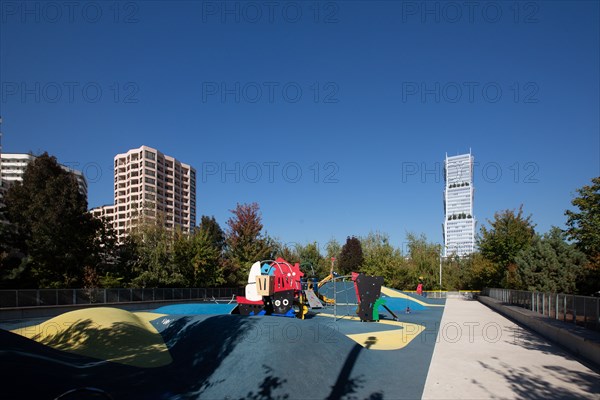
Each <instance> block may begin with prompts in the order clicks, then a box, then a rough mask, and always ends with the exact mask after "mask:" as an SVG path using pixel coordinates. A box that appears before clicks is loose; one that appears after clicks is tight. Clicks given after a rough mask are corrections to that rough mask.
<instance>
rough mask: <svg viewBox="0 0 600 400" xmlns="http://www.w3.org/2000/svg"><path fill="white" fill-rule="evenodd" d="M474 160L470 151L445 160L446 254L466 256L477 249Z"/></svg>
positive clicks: (444, 226) (444, 227)
mask: <svg viewBox="0 0 600 400" xmlns="http://www.w3.org/2000/svg"><path fill="white" fill-rule="evenodd" d="M473 161H474V157H473V156H472V155H471V152H470V151H469V154H461V155H458V156H452V157H448V154H446V160H445V162H444V182H445V190H444V224H443V231H444V256H445V257H448V256H452V255H457V256H459V257H464V256H466V255H469V254H471V253H473V251H475V224H476V220H475V217H474V215H473V194H474V188H473Z"/></svg>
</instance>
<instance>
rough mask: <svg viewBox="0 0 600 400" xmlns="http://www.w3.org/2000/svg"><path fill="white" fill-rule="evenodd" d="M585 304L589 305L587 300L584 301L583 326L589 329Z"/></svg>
mask: <svg viewBox="0 0 600 400" xmlns="http://www.w3.org/2000/svg"><path fill="white" fill-rule="evenodd" d="M585 303H587V301H585V298H584V299H583V326H585V327H586V328H587V312H586V311H587V310H586V309H585Z"/></svg>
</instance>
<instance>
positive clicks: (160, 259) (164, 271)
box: [130, 221, 187, 288]
mask: <svg viewBox="0 0 600 400" xmlns="http://www.w3.org/2000/svg"><path fill="white" fill-rule="evenodd" d="M175 234H176V233H174V232H171V231H169V230H167V229H166V228H165V227H164V226H163V225H162V224H160V223H156V222H153V221H147V222H145V223H144V224H143V225H141V226H139V227H138V228H137V229H136V230H135V231H133V232H131V233H130V237H131V240H132V241H133V242H134V243H135V246H136V249H137V250H136V252H137V260H136V264H135V266H134V271H135V274H136V277H135V278H134V279H133V280H132V282H131V284H132V286H134V287H142V288H147V287H177V286H179V287H181V286H186V284H187V280H186V277H185V270H184V269H183V268H182V266H181V265H180V264H179V265H178V264H177V263H176V262H175V260H174V252H173V249H174V248H175V240H174V235H175ZM179 256H181V254H179ZM178 261H179V262H181V260H178Z"/></svg>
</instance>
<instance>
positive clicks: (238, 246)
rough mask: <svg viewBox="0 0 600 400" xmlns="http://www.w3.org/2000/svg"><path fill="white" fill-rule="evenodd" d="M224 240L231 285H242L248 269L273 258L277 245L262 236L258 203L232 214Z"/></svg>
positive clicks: (234, 211) (240, 208) (238, 205)
mask: <svg viewBox="0 0 600 400" xmlns="http://www.w3.org/2000/svg"><path fill="white" fill-rule="evenodd" d="M230 211H231V213H232V214H233V216H232V217H231V218H229V219H228V220H227V228H228V229H227V232H226V237H225V244H226V250H225V254H226V260H225V279H226V281H227V282H228V283H229V284H232V285H242V284H243V283H244V282H245V281H246V279H247V273H248V269H249V267H250V266H251V265H252V264H253V263H254V262H256V261H260V260H264V259H271V258H273V256H274V250H275V247H276V245H275V242H274V241H273V240H272V239H270V238H269V237H268V236H267V235H263V234H262V228H263V225H262V222H261V219H262V218H261V215H260V209H259V206H258V204H257V203H252V204H237V206H236V208H235V210H230Z"/></svg>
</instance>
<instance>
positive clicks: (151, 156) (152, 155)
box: [146, 150, 156, 160]
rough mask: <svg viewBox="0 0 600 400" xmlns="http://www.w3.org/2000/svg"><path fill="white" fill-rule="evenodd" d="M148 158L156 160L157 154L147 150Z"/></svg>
mask: <svg viewBox="0 0 600 400" xmlns="http://www.w3.org/2000/svg"><path fill="white" fill-rule="evenodd" d="M146 158H147V159H148V160H156V154H155V153H153V152H151V151H148V150H146Z"/></svg>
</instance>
